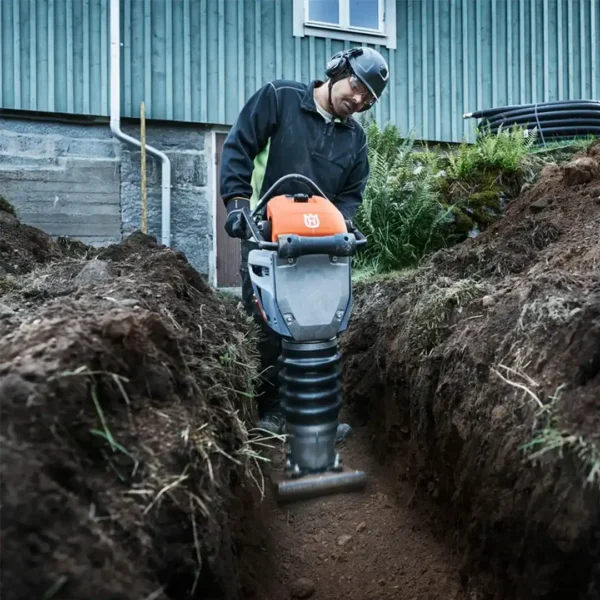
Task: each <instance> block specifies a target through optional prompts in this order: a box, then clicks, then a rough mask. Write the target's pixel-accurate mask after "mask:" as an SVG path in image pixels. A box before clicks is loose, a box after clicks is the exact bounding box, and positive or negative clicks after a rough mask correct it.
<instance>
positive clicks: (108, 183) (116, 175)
mask: <svg viewBox="0 0 600 600" xmlns="http://www.w3.org/2000/svg"><path fill="white" fill-rule="evenodd" d="M122 128H123V131H125V132H126V133H128V134H130V135H132V136H133V137H135V138H137V139H139V125H136V126H132V125H128V124H123V126H122ZM146 138H147V143H148V144H150V145H153V146H155V147H156V148H158V149H160V150H163V151H164V152H165V153H166V154H167V155H168V156H169V158H170V160H171V168H172V173H171V184H172V189H171V246H172V247H174V248H177V249H179V250H181V251H182V252H184V253H185V254H186V256H187V257H188V260H189V261H190V262H191V263H192V264H193V266H194V267H195V268H196V269H198V270H199V271H200V272H201V273H203V274H205V275H208V276H212V271H213V265H212V263H213V262H214V261H213V229H214V225H213V196H214V191H213V190H214V188H213V181H212V179H214V177H211V173H210V171H209V168H208V165H209V164H213V163H212V162H211V161H210V160H208V155H209V154H210V150H211V144H210V140H211V134H210V131H209V130H208V128H203V127H201V126H197V127H196V126H183V127H178V126H174V125H172V124H168V125H165V126H163V125H161V124H154V123H149V124H147V127H146ZM140 159H141V153H140V151H139V150H137V149H131V148H128V147H125V146H124V145H122V144H121V143H120V142H119V141H118V140H116V139H114V138H113V137H112V135H111V132H110V128H109V126H108V123H102V124H95V125H91V124H90V125H87V124H86V125H83V124H76V123H61V122H47V121H36V120H26V119H13V118H5V119H0V194H2V195H3V196H5V197H6V199H7V200H8V201H9V202H11V204H13V205H14V207H15V209H16V210H17V213H18V215H19V218H20V219H21V221H22V222H24V223H26V224H28V225H33V226H35V227H38V228H40V229H42V230H44V231H46V232H47V233H49V234H50V235H52V236H68V237H72V238H75V239H78V240H81V241H83V242H84V243H86V244H90V245H107V244H111V243H116V242H119V241H121V240H122V239H123V237H124V236H127V235H129V234H130V233H132V232H133V231H136V230H139V229H141V223H142V200H141V162H140ZM146 178H147V223H148V233H149V234H150V235H153V236H155V237H156V238H157V240H158V241H159V242H160V241H161V230H162V220H161V163H160V161H155V159H154V158H153V157H151V156H150V155H148V154H147V165H146Z"/></svg>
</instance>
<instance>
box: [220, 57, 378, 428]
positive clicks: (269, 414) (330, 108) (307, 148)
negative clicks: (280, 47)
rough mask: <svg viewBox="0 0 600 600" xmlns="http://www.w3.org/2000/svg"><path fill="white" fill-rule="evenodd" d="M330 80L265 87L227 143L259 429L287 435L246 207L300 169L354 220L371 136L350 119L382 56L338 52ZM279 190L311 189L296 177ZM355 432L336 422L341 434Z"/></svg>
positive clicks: (229, 195)
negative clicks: (257, 295)
mask: <svg viewBox="0 0 600 600" xmlns="http://www.w3.org/2000/svg"><path fill="white" fill-rule="evenodd" d="M325 72H326V75H327V80H326V81H324V82H323V81H320V80H317V81H313V82H311V83H310V84H309V85H305V84H302V83H298V82H295V81H288V80H278V81H273V82H269V83H267V84H266V85H264V86H263V87H261V88H260V89H259V90H258V91H257V92H256V93H255V94H254V95H253V96H252V97H251V98H250V99H249V100H248V102H247V103H246V104H245V106H244V107H243V108H242V110H241V112H240V114H239V116H238V118H237V120H236V122H235V124H234V125H233V128H232V129H231V131H230V132H229V135H228V136H227V139H226V140H225V144H224V146H223V155H222V159H221V163H222V167H221V180H220V185H221V196H222V199H223V202H225V206H226V208H227V220H226V222H225V230H226V231H227V233H228V235H230V236H231V237H237V238H241V239H242V240H244V241H243V242H242V264H241V267H240V274H241V276H242V282H243V283H242V286H243V287H242V297H243V303H244V306H245V309H246V310H247V311H248V313H249V314H251V315H253V316H254V318H255V319H256V321H257V322H258V323H259V325H260V327H261V329H262V331H263V335H264V338H263V340H262V341H261V342H260V353H261V362H262V365H261V367H262V368H261V372H262V381H261V386H260V389H259V391H258V392H259V393H258V398H257V400H258V411H259V419H260V420H259V422H258V423H257V426H258V427H261V428H263V429H267V430H269V431H272V432H275V433H281V431H282V429H283V425H284V419H283V416H282V414H281V412H280V410H279V397H278V382H277V372H278V366H277V359H278V357H279V353H280V340H279V336H278V335H277V334H276V333H275V332H274V331H273V330H271V329H270V328H269V327H268V325H267V324H266V323H265V322H264V320H263V319H262V317H261V316H260V314H259V313H258V309H257V306H256V303H255V302H254V294H253V290H252V284H251V282H250V277H249V275H248V254H249V252H250V250H252V249H253V248H255V247H256V245H255V244H254V243H253V242H251V241H249V240H247V239H246V238H247V237H248V233H247V231H246V223H245V221H244V218H243V216H242V213H241V210H242V209H243V208H244V207H248V208H253V207H254V206H256V203H257V202H258V199H259V198H260V197H261V196H262V195H263V194H264V193H265V192H266V191H267V190H268V189H269V188H270V187H271V185H272V184H273V183H274V182H275V181H277V180H278V179H279V178H280V177H282V176H284V175H288V174H290V173H299V174H301V175H304V176H306V177H308V178H310V179H311V180H312V181H314V182H315V183H316V184H317V185H318V186H319V188H320V189H321V190H322V191H323V192H324V193H325V194H326V196H327V197H328V199H329V200H330V201H331V202H333V204H334V205H335V206H336V207H337V208H338V209H339V210H340V211H341V212H342V214H343V215H344V216H345V218H346V219H352V217H353V216H354V214H355V213H356V211H357V209H358V207H359V206H360V204H361V202H362V195H363V193H364V190H365V187H366V185H367V179H368V176H369V162H368V159H367V143H366V135H365V132H364V130H363V128H362V127H361V126H360V124H359V123H358V122H357V121H356V120H355V119H354V118H352V115H354V114H355V113H357V112H363V111H365V110H368V109H369V108H371V107H372V106H373V104H374V103H375V102H376V101H377V100H378V99H379V98H380V97H381V94H382V93H383V91H384V89H385V87H386V85H387V81H388V76H389V73H388V66H387V64H386V62H385V60H384V58H383V57H382V56H381V55H380V54H379V53H378V52H376V51H375V50H372V49H371V48H367V47H359V48H352V49H350V50H346V51H343V52H339V53H338V54H336V55H335V56H333V57H332V58H331V59H330V61H329V62H328V64H327V68H326V71H325ZM290 185H291V186H296V187H290V189H286V188H285V187H283V188H281V190H280V191H279V193H282V194H285V193H302V192H303V191H306V192H308V193H310V192H311V190H308V189H307V190H302V189H299V188H298V187H297V186H298V183H297V182H296V183H291V184H290ZM348 431H349V427H348V426H347V425H341V426H340V427H339V428H338V435H339V437H343V436H344V435H345V433H347V432H348Z"/></svg>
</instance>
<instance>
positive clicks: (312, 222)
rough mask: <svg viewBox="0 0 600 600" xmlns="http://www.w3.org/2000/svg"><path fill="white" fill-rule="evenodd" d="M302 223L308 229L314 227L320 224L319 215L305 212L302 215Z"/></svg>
mask: <svg viewBox="0 0 600 600" xmlns="http://www.w3.org/2000/svg"><path fill="white" fill-rule="evenodd" d="M304 224H305V225H306V226H307V227H308V228H309V229H316V228H317V227H318V226H319V225H320V224H321V222H320V221H319V215H310V214H305V215H304Z"/></svg>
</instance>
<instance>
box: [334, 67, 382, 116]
mask: <svg viewBox="0 0 600 600" xmlns="http://www.w3.org/2000/svg"><path fill="white" fill-rule="evenodd" d="M331 102H332V103H333V108H334V109H335V111H336V112H337V114H338V115H340V116H341V117H344V118H348V117H349V116H350V115H352V114H354V113H356V112H358V111H359V110H360V109H361V108H363V107H364V106H365V104H370V103H371V102H373V95H372V94H371V92H369V90H368V89H367V87H366V86H365V84H364V83H363V82H362V81H361V80H360V79H358V77H356V76H355V75H351V76H350V77H346V79H342V80H341V81H338V82H336V83H335V84H334V86H333V87H332V89H331Z"/></svg>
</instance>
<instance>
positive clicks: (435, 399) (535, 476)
mask: <svg viewBox="0 0 600 600" xmlns="http://www.w3.org/2000/svg"><path fill="white" fill-rule="evenodd" d="M599 154H600V142H596V143H595V145H593V146H592V147H590V148H589V149H588V151H587V152H586V153H584V154H583V155H582V156H580V157H577V158H576V159H575V160H573V161H572V162H571V163H570V164H568V165H564V166H562V167H561V166H558V165H549V166H548V167H546V168H545V169H544V171H543V172H542V173H541V175H540V179H539V181H538V182H537V183H536V184H535V185H533V186H532V187H530V188H529V189H527V190H525V191H524V192H523V193H522V194H521V195H520V196H519V197H518V198H517V199H516V200H514V201H512V202H511V204H510V205H509V207H508V209H507V212H506V215H505V217H504V218H503V219H502V220H501V221H499V222H497V223H496V224H494V225H493V226H491V227H490V228H489V229H488V230H487V231H485V232H484V233H482V234H481V235H479V236H478V237H476V238H474V239H471V240H469V241H468V242H465V243H463V244H461V245H460V246H457V247H455V248H453V249H451V250H446V251H442V252H438V253H437V254H436V255H434V256H433V257H431V258H430V259H429V260H428V261H426V262H425V263H424V264H423V265H422V266H421V267H420V268H419V269H416V270H414V271H411V272H405V273H401V274H396V275H393V276H389V277H383V278H381V277H380V278H377V279H375V280H371V281H368V282H365V283H362V284H361V285H360V286H358V289H357V293H356V304H355V309H354V314H353V319H352V320H351V325H350V329H349V331H348V333H347V335H345V336H344V339H343V345H342V348H343V352H344V357H345V360H344V373H345V393H346V398H347V401H348V402H349V404H350V405H351V407H352V409H353V411H354V414H355V415H356V418H358V419H359V420H361V422H363V423H365V424H366V426H367V427H368V428H369V430H370V431H371V432H372V434H373V443H374V445H375V448H376V452H377V455H378V456H379V458H380V459H381V460H382V461H384V462H385V463H386V464H387V465H388V466H389V468H390V469H391V470H392V471H395V472H396V473H398V476H405V475H406V463H407V460H408V461H409V465H410V466H409V474H410V477H411V478H412V479H414V480H415V481H416V482H417V484H418V486H417V487H418V491H417V494H419V493H421V494H425V495H428V497H429V498H431V499H432V500H434V501H435V502H436V503H437V504H438V506H439V507H440V508H441V509H442V510H443V511H444V513H445V515H446V528H445V531H446V533H447V538H446V539H447V540H448V542H452V543H453V544H454V547H455V548H457V550H458V551H459V553H460V559H461V569H460V574H461V578H462V582H463V583H464V585H465V589H466V590H467V591H468V590H469V588H470V586H471V581H472V582H473V585H476V586H477V588H478V589H479V590H483V591H484V592H485V596H484V597H486V598H491V599H496V600H512V599H515V600H525V599H527V600H533V599H542V598H543V599H545V600H551V599H552V600H554V599H556V600H558V599H559V598H560V599H563V598H569V599H573V600H584V599H585V600H591V599H597V598H600V436H599V432H600V171H599V169H600V165H598V161H599ZM592 163H596V165H598V166H597V167H594V166H593V165H592ZM536 453H537V454H536ZM398 457H401V458H398ZM481 577H484V578H485V580H486V581H488V583H487V585H483V586H482V585H481ZM472 578H474V579H472Z"/></svg>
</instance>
